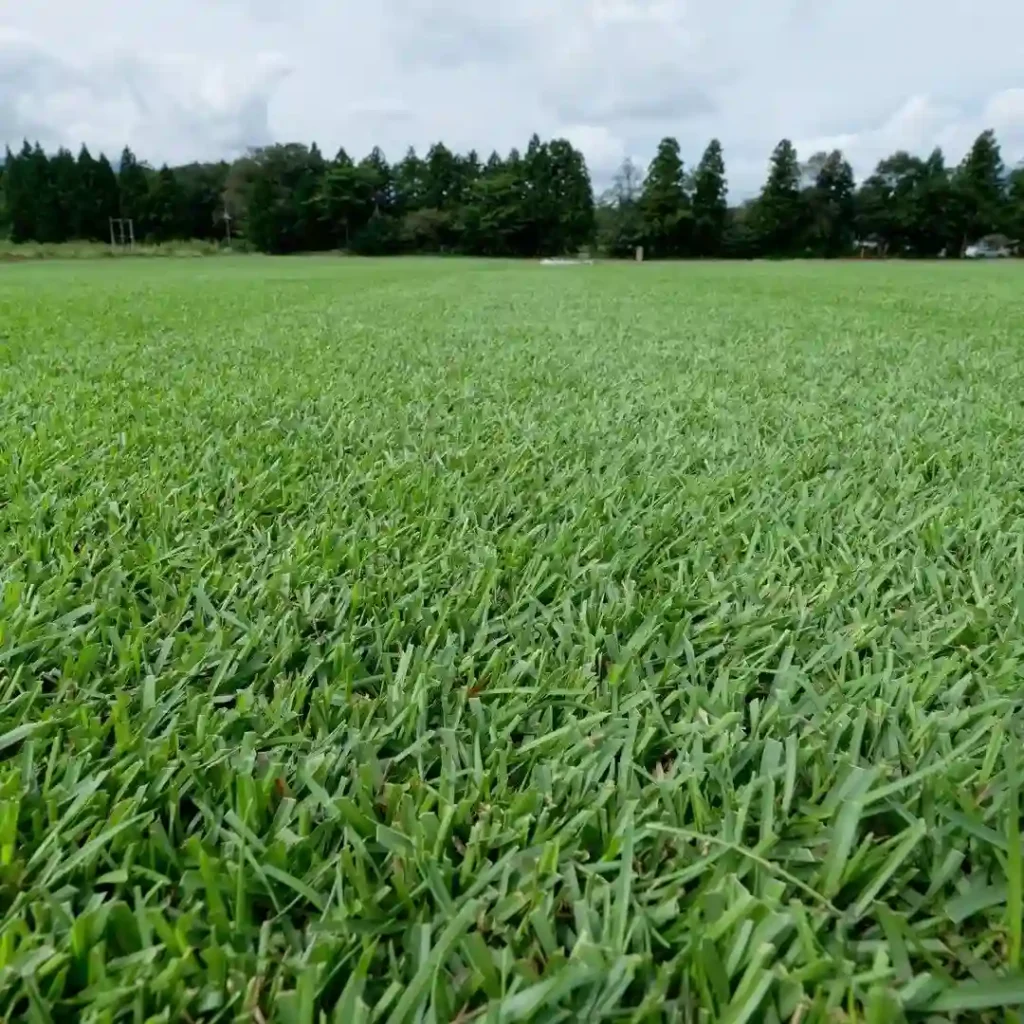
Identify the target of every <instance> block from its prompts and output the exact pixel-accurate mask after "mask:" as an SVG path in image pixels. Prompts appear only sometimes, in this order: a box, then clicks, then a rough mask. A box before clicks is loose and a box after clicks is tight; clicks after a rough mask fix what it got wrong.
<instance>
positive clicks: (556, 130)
mask: <svg viewBox="0 0 1024 1024" xmlns="http://www.w3.org/2000/svg"><path fill="white" fill-rule="evenodd" d="M1022 39H1024V3H1022V2H1021V0H986V2H985V3H977V0H504V2H503V3H501V4H491V3H487V2H486V0H145V2H140V0H87V2H83V0H28V2H26V0H0V142H4V141H7V142H9V143H10V144H11V145H12V146H13V145H17V144H19V143H20V141H21V139H22V137H24V136H28V137H29V138H31V139H36V138H38V139H39V140H40V141H41V142H42V143H43V144H44V145H45V146H47V147H55V146H57V145H59V144H64V145H68V146H72V147H75V148H77V146H78V145H79V144H80V143H82V142H83V141H84V142H87V143H88V144H89V145H90V147H92V148H93V149H94V150H96V149H102V150H104V151H106V152H108V153H110V154H111V155H113V154H115V153H116V152H118V151H120V148H121V147H122V146H123V145H124V144H125V142H128V143H129V144H131V146H132V147H133V148H134V149H135V150H136V152H137V154H138V155H139V156H140V157H142V158H145V159H148V160H149V161H150V162H152V163H160V162H162V161H170V162H182V161H186V160H192V159H209V158H214V157H222V156H226V157H228V156H232V155H234V154H237V153H239V152H241V151H242V150H244V149H245V147H247V146H251V145H258V144H261V143H265V142H267V141H270V140H275V141H310V140H314V139H315V140H316V141H317V142H319V143H320V145H321V148H322V149H324V150H325V151H326V152H327V153H328V154H329V155H332V154H333V153H334V152H335V150H336V149H337V148H338V146H339V145H344V146H345V147H346V148H347V149H348V150H349V152H350V153H352V154H353V155H362V154H363V153H365V152H366V151H368V150H369V149H370V147H372V146H373V145H375V144H376V145H380V146H381V147H382V148H383V149H384V151H385V153H386V154H387V155H388V156H389V157H390V158H397V157H399V156H401V154H402V153H403V152H404V150H405V148H406V147H407V146H408V145H409V144H413V145H415V146H417V148H421V149H422V148H425V147H426V146H427V145H429V144H430V143H431V142H432V141H435V140H437V139H442V140H444V141H445V142H446V143H447V144H448V145H449V146H451V147H453V148H458V149H463V150H464V149H468V148H470V147H475V148H477V149H478V150H480V151H481V152H482V153H483V154H486V153H488V152H489V151H490V150H491V149H494V148H497V149H499V150H502V151H507V150H508V149H509V148H510V147H511V146H513V145H518V146H523V145H525V142H526V140H527V139H528V138H529V135H530V134H531V133H532V132H534V131H537V132H539V133H540V134H541V135H542V136H546V137H549V136H552V135H556V134H558V135H564V136H566V137H568V138H570V139H572V140H573V141H574V142H575V143H576V144H577V145H578V146H580V148H582V149H583V151H584V152H585V153H586V155H587V158H588V161H589V163H590V167H591V172H592V174H593V176H594V178H595V180H596V182H597V183H598V184H601V183H606V182H607V181H608V180H609V179H610V176H611V174H612V173H613V171H614V168H615V167H616V166H617V165H618V164H619V163H620V162H621V160H622V159H623V157H624V156H626V155H631V156H633V157H635V158H637V159H638V160H640V161H641V162H644V161H646V160H647V159H649V157H650V155H651V153H652V152H653V149H654V146H655V145H656V143H657V140H658V139H659V138H660V137H661V136H663V135H666V134H671V135H675V136H677V137H678V138H679V140H680V142H681V143H682V146H683V151H684V156H685V157H686V158H687V159H688V160H689V161H695V160H696V159H697V158H698V157H699V156H700V152H701V150H702V149H703V147H704V145H705V143H706V142H707V140H708V139H709V138H710V137H711V136H712V135H717V136H718V137H719V138H721V140H722V142H723V144H724V146H725V149H726V161H727V166H728V169H729V177H730V182H731V184H732V187H733V192H734V194H749V193H750V192H751V191H753V190H756V188H757V187H758V185H759V184H760V182H761V181H762V180H763V177H764V172H765V167H766V162H767V157H768V154H769V153H770V151H771V148H772V146H773V145H774V144H775V143H776V142H777V141H778V139H779V138H781V137H782V136H789V137H790V138H792V139H793V140H794V141H795V142H796V144H797V147H798V149H799V150H800V152H801V154H802V155H804V156H809V155H810V154H811V153H812V152H813V151H815V150H817V149H821V148H826V147H829V148H830V147H832V146H840V147H842V148H843V149H844V150H845V151H846V153H847V155H848V156H849V158H850V159H851V161H852V162H853V164H854V166H855V168H856V170H857V171H858V172H859V173H863V172H864V171H867V170H870V168H871V167H872V166H873V165H874V163H875V162H876V161H877V160H878V159H879V158H880V157H882V156H884V155H886V154H887V153H890V152H892V151H893V150H894V149H896V148H901V147H902V148H908V149H912V150H915V151H927V150H929V149H930V148H931V147H932V146H934V145H941V146H943V147H944V149H945V150H946V153H947V156H948V157H949V158H950V159H951V160H957V159H959V158H960V156H961V155H962V154H963V152H964V150H965V148H966V147H967V146H968V145H969V144H970V141H971V139H972V138H973V137H974V136H975V135H976V134H977V133H978V132H979V131H980V130H981V129H982V128H985V127H992V128H995V129H996V131H997V132H998V134H999V137H1000V139H1001V141H1002V143H1003V149H1004V156H1005V157H1006V159H1007V162H1008V163H1014V162H1016V160H1018V159H1022V158H1024V60H1022V53H1024V44H1022V42H1021V40H1022Z"/></svg>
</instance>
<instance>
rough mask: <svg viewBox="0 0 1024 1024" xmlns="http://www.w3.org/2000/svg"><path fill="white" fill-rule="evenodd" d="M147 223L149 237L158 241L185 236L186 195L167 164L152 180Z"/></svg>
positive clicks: (147, 205) (147, 208)
mask: <svg viewBox="0 0 1024 1024" xmlns="http://www.w3.org/2000/svg"><path fill="white" fill-rule="evenodd" d="M146 225H147V237H152V238H153V239H154V240H155V241H157V242H169V241H171V240H172V239H175V238H183V237H184V236H185V232H186V219H185V195H184V193H183V191H182V189H181V186H180V185H179V184H178V179H177V178H176V177H175V175H174V171H172V170H171V169H170V167H168V166H167V164H164V165H163V167H161V168H160V170H159V171H157V173H156V174H155V175H154V177H153V179H152V181H151V182H150V187H149V196H148V199H147V203H146Z"/></svg>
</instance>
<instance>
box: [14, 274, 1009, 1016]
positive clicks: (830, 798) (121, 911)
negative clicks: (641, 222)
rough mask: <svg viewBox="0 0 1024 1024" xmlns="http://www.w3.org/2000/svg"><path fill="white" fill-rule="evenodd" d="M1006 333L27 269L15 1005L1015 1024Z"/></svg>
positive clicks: (21, 343) (689, 305) (820, 292)
mask: <svg viewBox="0 0 1024 1024" xmlns="http://www.w3.org/2000/svg"><path fill="white" fill-rule="evenodd" d="M1022 324H1024V268H1022V267H1019V266H1017V265H1009V266H1003V265H997V266H993V265H983V266H974V265H941V264H935V265H913V264H900V265H892V264H889V265H863V264H858V265H849V264H847V265H835V266H825V265H820V264H802V265H798V264H793V265H782V264H779V265H771V264H762V265H737V266H732V265H724V264H723V265H689V266H687V265H677V266H656V265H648V266H643V267H635V266H631V265H620V266H598V267H583V268H541V267H537V266H526V265H518V266H517V265H510V264H501V263H494V264H488V263H470V262H460V261H450V262H446V261H397V260H396V261H392V262H381V263H375V262H362V261H338V260H332V259H308V260H293V261H274V260H269V259H262V258H258V257H253V258H250V259H245V260H241V259H239V260H235V259H224V260H218V261H192V262H188V261H182V262H180V263H179V262H163V261H161V262H159V263H157V262H153V263H149V262H146V261H138V262H133V261H126V262H124V263H119V264H117V265H116V266H114V265H113V264H110V263H91V264H90V263H81V264H77V265H76V264H71V263H68V264H53V265H45V264H40V265H29V264H24V265H11V266H7V267H6V268H0V403H2V404H0V409H2V416H0V457H2V458H0V542H2V545H3V581H2V590H0V801H2V802H0V915H2V924H0V1019H5V1020H6V1019H10V1020H15V1019H17V1020H26V1021H48V1020H55V1021H72V1020H75V1021H85V1022H101V1021H138V1022H142V1021H147V1020H166V1021H188V1020H192V1021H198V1020H211V1021H212V1020H220V1021H254V1022H262V1021H271V1020H277V1021H282V1022H285V1024H291V1022H314V1021H320V1020H326V1021H337V1022H339V1024H349V1022H360V1021H377V1022H382V1024H400V1022H409V1024H411V1022H414V1021H416V1022H424V1024H426V1022H437V1024H441V1022H445V1021H450V1020H453V1019H457V1020H460V1021H463V1022H464V1021H467V1020H470V1019H472V1020H479V1021H493V1022H499V1021H500V1022H513V1021H527V1020H536V1021H577V1020H584V1021H589V1022H597V1021H657V1020H666V1021H711V1020H714V1021H726V1022H728V1024H742V1022H746V1021H765V1022H773V1021H784V1020H791V1021H794V1022H796V1021H799V1022H801V1024H808V1022H819V1021H821V1022H824V1021H837V1020H844V1019H845V1020H850V1021H853V1020H856V1021H867V1022H871V1024H875V1022H877V1024H888V1022H892V1021H896V1020H899V1019H901V1017H902V1016H904V1015H905V1016H906V1017H907V1019H910V1020H914V1019H927V1018H928V1017H929V1015H931V1017H930V1019H933V1020H946V1019H950V1018H951V1017H953V1016H954V1015H955V1014H956V1013H957V1011H958V1010H962V1011H963V1014H964V1016H963V1019H973V1020H981V1019H992V1020H1001V1019H1004V1018H1003V1016H1002V1014H1003V1013H1004V1010H1003V1009H1002V1008H1003V1007H1014V1006H1020V1005H1021V1004H1024V980H1022V976H1021V974H1020V973H1019V968H1020V960H1021V909H1022V908H1021V905H1022V893H1021V886H1022V881H1021V879H1022V866H1021V838H1020V789H1021V775H1022V772H1024V754H1022V753H1021V751H1020V744H1021V741H1022V738H1024V727H1022V726H1024V719H1022V700H1024V691H1022V686H1021V680H1022V676H1024V623H1022V615H1024V484H1022V481H1024V359H1022V341H1024V336H1022V333H1021V331H1022V328H1021V325H1022ZM986 1014H988V1015H989V1016H988V1017H986Z"/></svg>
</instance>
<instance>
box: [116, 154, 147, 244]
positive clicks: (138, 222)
mask: <svg viewBox="0 0 1024 1024" xmlns="http://www.w3.org/2000/svg"><path fill="white" fill-rule="evenodd" d="M117 189H118V196H119V200H120V202H119V207H120V216H122V217H130V218H131V219H132V220H133V222H134V224H133V229H134V231H135V237H136V238H144V237H145V236H146V234H147V233H148V231H149V223H148V219H147V205H148V202H149V177H148V175H147V174H146V170H145V168H144V167H143V166H142V165H141V164H140V163H139V162H138V160H136V159H135V154H134V153H133V152H132V151H131V150H130V149H129V148H128V147H127V146H125V148H124V151H123V152H122V153H121V166H120V169H119V170H118V174H117Z"/></svg>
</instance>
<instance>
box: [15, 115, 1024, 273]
mask: <svg viewBox="0 0 1024 1024" xmlns="http://www.w3.org/2000/svg"><path fill="white" fill-rule="evenodd" d="M111 217H122V218H131V219H132V221H133V224H134V232H135V237H136V239H138V240H140V241H143V240H148V241H155V242H164V241H170V240H173V239H189V238H196V239H229V238H230V239H233V240H235V242H236V243H238V242H244V243H245V244H247V245H249V246H251V247H253V248H256V249H259V250H261V251H264V252H272V253H290V252H300V251H303V252H315V251H323V250H333V249H345V250H348V251H351V252H356V253H364V254H368V255H385V254H392V253H464V254H474V255H487V256H525V257H535V256H541V255H558V254H564V253H572V252H576V251H579V250H580V249H584V248H596V249H597V250H598V251H600V252H603V253H605V254H608V255H611V256H623V257H628V256H631V255H632V254H633V253H634V251H635V250H636V248H637V247H638V246H643V248H644V250H645V253H646V254H647V255H648V256H649V257H653V258H685V257H719V258H754V257H775V256H778V257H787V256H789V257H793V256H822V257H836V256H845V255H850V254H852V253H854V252H858V251H859V252H865V251H869V252H872V253H877V254H880V255H886V254H888V255H900V256H917V257H931V256H938V255H947V256H958V255H960V254H962V252H963V250H964V248H965V246H966V245H967V244H968V243H972V242H976V241H978V240H979V239H981V238H984V237H987V236H1002V237H1003V238H1004V239H1010V240H1017V239H1024V167H1018V168H1017V169H1015V170H1012V171H1008V170H1007V169H1006V167H1005V165H1004V162H1003V158H1002V155H1001V152H1000V147H999V143H998V140H997V139H996V137H995V135H994V133H993V132H991V131H985V132H982V133H981V135H979V136H978V138H977V139H976V140H975V142H974V144H973V145H972V146H971V148H970V150H969V152H968V153H967V154H966V156H965V157H964V159H963V160H962V161H961V162H960V163H959V164H957V165H953V166H950V165H948V164H947V162H946V160H945V157H944V155H943V153H942V151H941V150H939V149H936V150H934V151H933V152H932V153H930V154H929V155H928V156H927V157H920V156H914V155H912V154H910V153H907V152H905V151H899V152H897V153H894V154H893V155H891V156H889V157H887V158H885V159H884V160H882V161H881V162H880V163H879V164H878V166H877V167H876V169H875V171H874V172H873V173H872V174H870V175H869V176H868V177H866V178H865V179H864V180H863V181H862V182H860V183H859V184H858V183H857V182H856V180H855V177H854V173H853V170H852V168H851V166H850V163H849V162H848V161H847V160H846V158H845V157H844V156H843V154H842V153H841V152H840V151H839V150H835V151H833V152H831V153H816V154H813V155H812V156H811V157H810V158H809V159H807V160H806V161H801V160H800V159H799V157H798V154H797V152H796V150H795V148H794V146H793V145H792V143H791V142H790V141H789V140H787V139H783V140H782V141H781V142H779V144H778V145H777V146H776V147H775V150H774V151H773V153H772V155H771V159H770V162H769V168H768V175H767V180H766V181H765V183H764V185H763V187H762V188H761V190H760V192H759V193H758V195H757V196H756V197H754V198H752V199H750V200H747V201H746V202H743V203H740V204H738V205H730V204H729V202H728V186H727V179H726V167H725V157H724V154H723V151H722V146H721V144H720V143H719V142H718V141H717V140H712V141H711V142H710V143H709V144H708V146H707V148H706V149H705V151H704V153H703V154H702V156H701V157H700V159H699V160H698V161H697V163H696V164H695V165H694V166H693V167H692V168H688V167H687V166H686V164H685V163H684V160H683V156H682V152H681V149H680V146H679V143H678V141H677V140H676V139H674V138H665V139H663V140H662V141H661V143H660V144H659V146H658V148H657V152H656V153H655V154H654V157H653V159H652V160H651V163H650V165H649V167H648V168H647V169H646V172H643V171H641V169H640V168H638V167H637V166H636V165H635V164H634V163H633V162H632V161H630V160H627V161H625V163H624V164H623V165H622V167H621V169H620V170H619V173H618V174H617V175H616V177H615V179H614V183H613V185H612V187H611V188H610V189H608V190H607V191H606V192H604V193H603V194H602V195H600V196H599V197H598V198H597V199H595V197H594V192H593V189H592V186H591V179H590V175H589V172H588V170H587V165H586V161H585V159H584V157H583V154H582V153H581V152H580V151H579V150H578V149H576V148H575V147H574V146H573V145H572V144H571V143H569V142H568V141H566V140H564V139H553V140H550V141H547V142H542V141H541V140H540V138H539V137H538V136H536V135H534V136H533V137H532V138H531V139H530V140H529V142H528V144H527V146H526V148H525V149H524V150H522V151H520V150H518V149H513V150H512V151H511V152H510V153H509V154H508V155H507V156H504V157H503V156H501V155H499V154H498V153H492V154H491V156H490V157H489V158H488V159H487V160H481V159H480V158H479V156H478V155H477V153H475V152H472V151H471V152H469V153H468V154H458V153H454V152H452V151H451V150H449V149H448V148H447V147H446V146H445V145H444V144H443V143H437V144H435V145H433V146H431V147H430V149H429V150H428V151H427V152H426V153H425V154H424V155H423V156H422V157H421V156H419V155H418V154H417V153H416V151H415V150H414V149H409V150H408V152H407V153H406V154H405V156H404V157H403V158H402V159H401V160H399V161H398V162H397V163H394V164H390V163H389V162H388V161H387V159H386V158H385V156H384V154H383V153H382V152H381V151H380V150H379V149H374V150H373V151H372V152H371V153H370V154H369V155H367V156H365V157H363V158H362V159H360V160H358V161H357V160H354V159H353V158H352V157H350V156H349V155H348V153H346V152H345V150H344V149H342V150H340V151H339V152H338V153H337V154H336V155H335V156H334V158H333V159H327V158H325V157H324V156H323V154H322V153H321V151H320V150H319V148H318V147H317V146H316V145H315V144H314V145H312V146H306V145H302V144H297V143H290V144H281V145H272V146H266V147H262V148H259V149H254V150H252V151H250V152H249V153H248V154H246V155H245V156H244V157H242V158H240V159H238V160H235V161H234V162H233V163H230V164H229V163H227V162H223V161H222V162H219V163H205V164H198V163H196V164H189V165H185V166H180V167H168V166H166V165H165V166H163V167H160V168H159V169H158V170H157V169H153V168H152V167H150V166H148V165H147V164H145V163H142V162H140V161H139V160H138V159H137V158H136V156H135V155H134V154H133V153H132V151H131V150H130V149H128V148H126V149H125V150H124V151H123V152H122V154H121V157H120V160H119V161H118V163H117V167H116V169H115V167H114V166H113V165H112V164H111V162H110V161H109V160H108V159H107V158H106V157H105V156H104V155H102V154H101V155H100V156H99V157H95V158H94V157H93V156H92V155H91V154H90V152H89V150H88V149H87V148H86V147H84V146H83V147H82V149H81V151H80V152H79V153H78V155H77V157H76V156H74V155H73V154H72V153H71V152H69V151H68V150H66V149H61V150H58V151H57V152H56V153H54V154H48V153H46V152H45V151H44V150H43V149H42V148H41V147H40V146H39V144H38V143H37V144H36V145H30V144H29V143H28V142H26V143H25V144H24V145H23V147H22V148H21V150H20V151H19V152H17V153H12V152H11V151H10V150H8V151H7V153H6V157H5V159H4V162H3V166H2V168H0V233H7V234H9V236H10V238H11V239H12V240H13V241H15V242H27V241H37V242H62V241H68V240H74V239H83V240H86V239H94V240H106V239H109V237H110V228H109V218H111Z"/></svg>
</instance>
